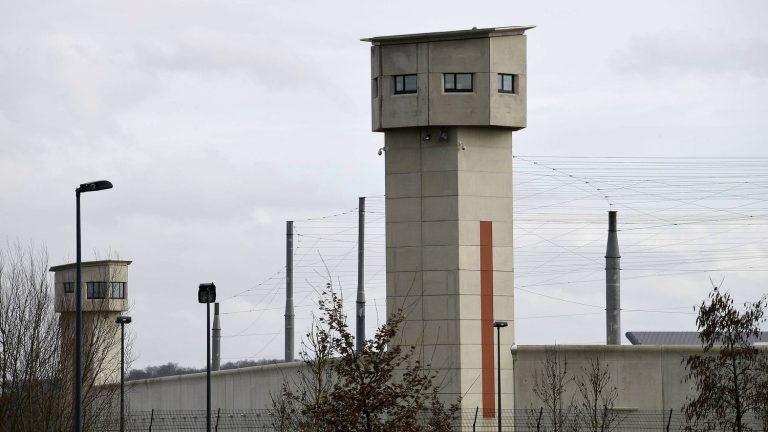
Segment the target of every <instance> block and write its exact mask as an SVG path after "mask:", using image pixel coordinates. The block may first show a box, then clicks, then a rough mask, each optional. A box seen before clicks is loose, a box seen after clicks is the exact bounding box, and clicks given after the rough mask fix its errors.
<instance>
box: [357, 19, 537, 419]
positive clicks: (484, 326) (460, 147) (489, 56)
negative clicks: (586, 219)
mask: <svg viewBox="0 0 768 432" xmlns="http://www.w3.org/2000/svg"><path fill="white" fill-rule="evenodd" d="M530 28H532V27H502V28H485V29H477V28H473V29H472V30H460V31H450V32H439V33H424V34H412V35H401V36H383V37H373V38H370V39H363V40H364V41H367V42H371V43H372V45H373V46H372V48H371V89H372V103H371V107H372V113H373V119H372V120H373V130H374V131H376V132H384V134H385V141H384V142H385V147H384V149H383V150H385V151H386V168H385V175H386V238H387V242H386V244H387V309H388V312H392V311H394V310H396V309H398V308H402V309H403V310H404V312H405V313H406V322H405V325H404V328H403V330H402V337H403V339H402V343H403V344H408V345H416V346H417V347H418V349H419V353H420V356H421V358H422V359H423V361H424V362H425V363H429V364H431V365H432V367H433V368H435V369H439V370H440V373H441V376H440V377H439V378H438V382H441V383H442V384H443V385H444V386H445V387H444V390H443V393H444V394H445V396H446V397H447V398H450V399H455V398H456V397H459V396H463V397H464V399H463V402H462V405H463V408H467V409H473V408H475V407H481V408H482V414H483V416H484V417H492V416H494V415H495V411H496V410H495V403H496V396H497V392H498V391H501V393H502V394H503V395H504V397H503V404H504V407H503V408H504V409H508V408H512V407H513V406H514V405H513V403H514V402H513V399H512V397H513V395H512V393H513V381H512V357H511V355H509V349H510V347H511V346H512V345H513V344H514V288H513V265H512V132H513V131H515V130H519V129H522V128H524V127H525V126H526V36H525V35H524V33H525V31H526V30H528V29H530ZM495 320H501V321H508V322H509V324H510V327H509V328H506V329H502V330H501V354H502V356H501V358H502V360H501V371H502V386H501V389H497V388H496V364H495V363H496V351H495V347H496V341H495V332H494V330H495V329H494V328H493V322H494V321H495Z"/></svg>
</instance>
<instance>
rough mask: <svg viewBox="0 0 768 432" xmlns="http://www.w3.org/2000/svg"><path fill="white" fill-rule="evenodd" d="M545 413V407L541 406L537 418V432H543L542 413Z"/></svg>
mask: <svg viewBox="0 0 768 432" xmlns="http://www.w3.org/2000/svg"><path fill="white" fill-rule="evenodd" d="M542 414H544V407H541V408H539V418H537V419H536V432H541V415H542Z"/></svg>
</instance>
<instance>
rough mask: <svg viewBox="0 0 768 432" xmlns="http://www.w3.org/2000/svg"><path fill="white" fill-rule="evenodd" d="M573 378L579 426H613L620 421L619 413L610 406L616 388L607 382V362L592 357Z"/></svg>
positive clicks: (597, 431) (600, 431) (602, 430)
mask: <svg viewBox="0 0 768 432" xmlns="http://www.w3.org/2000/svg"><path fill="white" fill-rule="evenodd" d="M574 381H575V383H576V388H577V390H578V399H577V400H578V402H577V403H576V418H577V423H578V425H579V430H588V431H592V432H609V431H612V430H616V428H617V427H618V425H619V423H620V421H621V418H620V417H619V413H618V412H617V411H616V410H614V408H615V405H616V400H617V399H618V397H619V390H618V389H617V388H616V387H615V386H613V385H612V384H611V374H610V372H609V370H608V365H607V364H605V363H603V362H601V361H600V359H599V358H595V359H592V360H590V362H589V366H587V367H584V368H582V374H581V375H579V376H578V377H576V379H575V380H574Z"/></svg>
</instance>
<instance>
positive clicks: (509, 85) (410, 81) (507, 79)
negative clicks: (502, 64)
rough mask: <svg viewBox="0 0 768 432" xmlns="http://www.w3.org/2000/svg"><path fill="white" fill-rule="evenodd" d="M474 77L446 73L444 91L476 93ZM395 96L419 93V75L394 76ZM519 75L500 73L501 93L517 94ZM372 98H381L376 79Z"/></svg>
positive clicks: (468, 74) (465, 74)
mask: <svg viewBox="0 0 768 432" xmlns="http://www.w3.org/2000/svg"><path fill="white" fill-rule="evenodd" d="M474 75H475V74H472V73H444V74H443V91H445V92H446V93H470V92H472V91H474ZM393 79H394V81H395V94H396V95H400V94H413V93H417V92H418V86H417V75H416V74H408V75H394V76H393ZM517 81H518V80H517V75H515V74H507V73H500V74H497V75H496V82H497V90H498V92H499V93H512V94H516V93H517ZM371 96H372V97H373V98H376V97H378V96H379V82H378V79H377V78H374V79H373V81H372V82H371Z"/></svg>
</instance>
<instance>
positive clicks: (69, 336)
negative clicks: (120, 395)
mask: <svg viewBox="0 0 768 432" xmlns="http://www.w3.org/2000/svg"><path fill="white" fill-rule="evenodd" d="M84 318H85V319H84V324H83V328H84V332H83V333H84V344H83V346H84V347H85V349H84V356H83V365H84V367H83V377H84V379H83V414H84V415H83V429H84V430H86V431H87V430H92V431H95V430H101V429H102V425H103V424H105V422H109V421H110V419H112V418H114V416H115V415H116V400H117V392H118V391H119V385H116V384H107V385H101V384H102V383H101V382H100V381H99V380H98V377H100V376H104V375H105V374H110V373H112V374H113V373H114V372H115V371H114V370H113V369H114V368H115V367H119V364H118V365H115V364H114V362H113V361H110V360H109V359H110V358H111V357H110V353H111V352H113V351H114V350H115V346H114V344H115V343H116V341H117V343H119V338H117V337H116V332H118V331H119V329H118V326H117V325H115V323H114V322H107V321H111V320H108V319H107V318H106V315H105V314H101V313H98V311H96V312H95V313H89V314H86V316H85V317H84ZM70 327H71V326H70V325H68V324H67V321H66V320H63V319H61V317H60V316H58V315H57V314H56V312H55V311H54V296H53V284H52V283H51V281H50V276H49V272H48V257H47V253H46V252H45V250H44V249H41V248H36V247H35V246H34V245H29V246H23V245H21V244H19V243H15V244H7V245H5V247H3V248H0V430H13V431H43V430H44V431H48V430H67V429H71V428H72V420H73V415H72V412H73V399H74V391H73V389H74V386H73V382H74V355H73V352H72V351H73V349H72V346H73V345H72V343H71V341H73V340H74V329H73V328H70ZM117 349H118V350H119V346H118V347H117Z"/></svg>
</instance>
